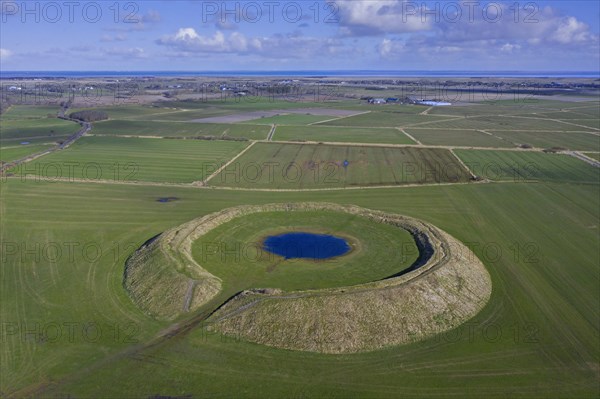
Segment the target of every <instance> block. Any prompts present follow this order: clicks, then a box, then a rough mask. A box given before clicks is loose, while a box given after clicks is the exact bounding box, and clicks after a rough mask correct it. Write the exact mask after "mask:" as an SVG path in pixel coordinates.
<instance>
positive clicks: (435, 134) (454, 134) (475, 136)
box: [404, 128, 515, 148]
mask: <svg viewBox="0 0 600 399" xmlns="http://www.w3.org/2000/svg"><path fill="white" fill-rule="evenodd" d="M404 130H405V131H406V132H407V133H408V134H410V135H411V136H413V137H414V138H415V139H417V140H419V141H420V142H421V143H423V144H428V145H448V146H459V147H462V146H465V147H468V146H472V147H499V148H510V147H515V145H514V144H513V143H511V142H510V141H506V140H502V139H500V138H498V137H494V136H492V135H489V134H485V133H483V132H479V131H476V130H446V129H411V128H406V129H404Z"/></svg>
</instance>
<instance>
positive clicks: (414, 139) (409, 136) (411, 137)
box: [396, 127, 423, 145]
mask: <svg viewBox="0 0 600 399" xmlns="http://www.w3.org/2000/svg"><path fill="white" fill-rule="evenodd" d="M396 130H399V131H400V132H402V133H404V135H405V136H406V137H408V138H409V139H411V140H412V141H414V142H415V143H417V144H419V145H423V143H421V141H420V140H417V139H416V138H415V137H414V136H413V135H412V134H409V133H407V132H406V130H404V129H403V128H401V127H397V128H396Z"/></svg>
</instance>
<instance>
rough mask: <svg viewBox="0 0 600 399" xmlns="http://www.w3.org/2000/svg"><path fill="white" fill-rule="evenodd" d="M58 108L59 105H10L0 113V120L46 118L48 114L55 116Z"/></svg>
mask: <svg viewBox="0 0 600 399" xmlns="http://www.w3.org/2000/svg"><path fill="white" fill-rule="evenodd" d="M59 110H60V106H59V105H56V106H52V105H51V106H42V105H11V106H10V109H8V111H6V112H4V113H3V114H2V115H0V121H8V120H20V119H45V118H48V116H51V117H52V118H55V117H56V115H57V113H58V111H59Z"/></svg>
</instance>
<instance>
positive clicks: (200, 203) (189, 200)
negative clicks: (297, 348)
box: [0, 179, 600, 398]
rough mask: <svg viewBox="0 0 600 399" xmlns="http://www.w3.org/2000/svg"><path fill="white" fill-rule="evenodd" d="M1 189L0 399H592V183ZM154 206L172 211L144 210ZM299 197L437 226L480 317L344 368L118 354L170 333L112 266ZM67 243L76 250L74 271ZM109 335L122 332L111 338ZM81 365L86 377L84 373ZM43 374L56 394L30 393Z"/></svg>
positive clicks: (119, 267)
mask: <svg viewBox="0 0 600 399" xmlns="http://www.w3.org/2000/svg"><path fill="white" fill-rule="evenodd" d="M0 184H2V185H3V187H2V190H1V191H0V195H1V198H0V200H1V201H2V204H3V207H4V208H3V209H5V210H6V212H4V214H3V217H2V218H1V219H0V223H1V227H2V231H3V232H4V234H5V237H10V240H9V241H10V243H11V244H14V245H16V247H10V248H8V247H7V248H5V249H7V250H5V251H4V253H3V256H5V261H3V267H2V279H0V284H1V287H0V288H1V289H0V301H1V303H2V317H3V322H4V323H14V324H11V326H13V325H17V326H18V325H20V323H22V324H23V325H24V326H26V327H28V328H30V330H32V331H34V333H30V334H29V335H26V334H25V333H23V332H22V331H17V332H15V333H14V334H11V335H9V336H6V337H5V338H6V339H4V341H3V345H2V346H1V349H0V350H1V351H2V359H3V361H2V362H1V363H0V383H1V385H2V390H3V393H6V394H8V395H9V396H10V395H11V394H12V393H13V392H15V391H20V390H22V389H25V388H27V387H33V388H35V387H39V388H41V390H40V391H29V392H36V393H35V394H30V395H29V396H36V397H67V396H68V395H71V396H75V397H98V396H102V397H149V396H152V395H154V396H156V395H163V396H165V395H170V396H177V395H179V396H181V395H195V394H196V393H197V392H201V393H202V394H203V395H208V396H236V397H253V396H255V394H256V392H260V395H261V396H262V397H265V398H268V397H282V396H290V393H292V394H297V395H298V396H300V395H303V396H310V397H323V396H333V395H343V396H344V397H382V396H386V397H395V396H399V395H404V396H407V397H440V396H444V397H446V396H449V395H452V396H457V397H468V398H481V397H482V396H485V397H492V398H505V397H507V396H510V397H514V396H519V395H520V396H523V397H525V396H529V397H549V398H551V397H596V396H598V387H597V378H598V376H597V364H598V361H599V357H600V356H599V354H600V343H599V342H598V339H597V337H598V331H599V330H600V326H599V325H598V319H599V318H600V310H599V309H598V307H597V306H596V304H597V303H598V301H599V300H600V295H599V293H598V289H597V281H598V279H599V278H600V274H599V273H600V271H599V269H598V268H597V265H598V263H599V262H600V258H599V254H600V247H599V245H600V243H599V242H598V226H597V224H598V223H597V222H595V221H596V220H597V219H598V217H599V215H598V209H599V207H598V198H600V191H599V189H600V188H599V187H598V186H595V185H594V186H592V185H563V184H496V185H494V184H484V185H462V186H438V187H416V188H411V189H403V188H398V189H391V190H390V189H385V190H358V191H352V192H349V191H337V192H311V193H302V192H294V193H258V192H244V193H240V194H239V195H231V192H229V191H226V190H197V189H192V188H173V187H142V186H125V185H101V184H74V183H51V182H43V181H42V182H36V181H31V182H25V183H23V182H21V181H19V180H11V179H9V180H8V181H7V182H1V183H0ZM166 196H173V197H178V198H179V201H176V202H172V203H167V204H161V203H158V202H156V199H157V198H160V197H166ZM297 201H331V202H336V203H340V204H356V205H359V206H364V207H368V208H373V209H381V210H385V211H390V212H396V213H401V214H406V215H410V216H414V217H418V218H422V219H424V220H427V221H428V222H430V223H433V224H435V225H436V226H438V227H440V228H441V229H443V230H445V231H447V232H449V233H450V234H452V235H453V236H455V237H457V238H458V239H459V240H461V241H462V242H464V243H468V246H469V247H471V248H473V250H474V252H475V254H476V255H477V256H478V257H479V258H480V259H481V260H482V261H483V262H484V264H485V265H486V266H487V268H488V270H489V272H490V273H491V276H492V280H493V293H492V298H491V301H490V303H489V305H488V306H487V307H486V308H485V309H484V310H483V311H482V312H481V313H480V314H479V315H477V316H476V317H475V318H473V319H472V320H470V321H469V322H467V323H466V324H465V325H464V326H463V327H461V328H458V329H456V330H455V331H452V332H451V333H449V334H447V335H441V336H437V337H433V338H431V339H429V340H427V341H423V342H420V343H417V344H413V345H406V346H400V347H393V348H389V349H386V350H381V351H377V352H372V353H364V354H355V355H350V356H331V355H323V354H312V353H302V352H294V351H286V350H277V349H271V348H268V347H265V346H261V345H255V344H249V343H245V342H244V341H240V340H235V339H226V338H222V337H220V336H219V335H216V334H215V333H214V332H211V331H209V330H207V329H205V328H201V327H202V326H198V327H197V328H196V329H195V330H194V331H192V332H191V333H190V334H189V335H188V336H186V337H182V338H179V339H178V338H174V339H165V340H164V342H163V343H162V344H161V345H157V346H154V347H152V348H151V349H148V350H143V351H141V352H139V353H133V354H132V353H131V352H130V353H127V354H125V355H122V356H117V355H116V354H117V353H119V352H120V351H123V350H126V349H127V348H130V347H134V346H139V345H140V344H143V343H144V342H146V341H147V340H149V339H151V338H152V337H153V336H155V335H158V334H159V332H160V331H165V329H166V328H167V327H168V325H166V324H164V323H158V322H155V321H153V320H152V319H150V318H148V317H147V316H146V315H144V314H142V313H141V312H140V311H139V309H137V308H136V307H135V306H134V305H133V303H132V302H131V300H130V299H129V298H128V297H127V294H126V293H125V292H124V290H123V288H122V281H123V264H124V262H125V260H126V259H127V257H128V256H129V255H130V254H131V252H132V251H133V249H134V248H137V247H138V246H139V245H141V244H142V243H143V242H144V241H145V240H147V239H148V238H150V237H153V236H154V235H156V234H157V233H159V232H161V231H164V230H166V229H168V228H171V227H174V226H176V225H179V224H181V223H184V222H186V221H188V220H191V219H193V218H195V217H198V216H201V215H205V214H208V213H211V212H215V211H218V210H220V209H223V208H227V207H230V206H234V205H239V204H263V203H272V202H279V203H286V202H297ZM557 226H559V227H557ZM551 227H552V228H559V229H560V234H557V233H556V232H555V231H554V230H551V229H550V228H551ZM4 243H5V244H8V243H7V241H6V238H5V240H4ZM23 243H27V245H29V246H28V247H27V248H26V249H31V248H35V246H36V244H39V246H42V245H43V244H49V243H57V244H59V245H63V248H64V252H63V253H64V255H63V256H62V257H61V258H58V259H57V260H54V261H53V260H51V259H54V258H50V257H48V256H41V255H40V259H39V260H36V259H35V257H36V253H39V251H38V252H32V251H31V250H30V252H27V251H25V250H24V249H23V248H24V246H23ZM65 243H78V244H80V245H79V246H75V247H74V248H75V249H76V250H75V252H74V253H75V255H74V260H73V261H71V260H70V259H69V256H68V255H67V250H66V248H68V247H66V246H64V245H65ZM86 244H88V248H92V246H91V245H98V247H99V248H100V249H101V252H102V256H100V257H96V255H95V254H94V252H92V250H90V252H89V254H86V255H85V256H83V251H82V250H79V249H81V248H83V246H84V245H86ZM115 254H116V255H115ZM36 322H37V323H38V326H39V327H36V325H35V323H36ZM90 322H95V323H97V325H98V326H100V327H101V328H102V332H103V333H102V335H101V336H100V337H99V338H95V339H93V340H92V339H86V336H85V335H84V332H83V326H87V324H88V323H90ZM52 323H58V324H59V325H62V323H75V324H70V325H71V326H75V330H74V331H75V334H74V335H73V338H72V339H70V338H69V334H68V333H67V332H68V330H64V329H63V330H62V333H63V334H62V335H61V337H60V338H59V339H56V340H53V341H48V339H46V340H44V339H43V338H44V337H43V336H42V333H41V331H42V327H46V326H50V327H49V328H51V327H52V326H55V325H56V324H52ZM111 326H112V327H113V328H114V327H115V326H116V327H119V330H118V331H119V333H118V334H117V335H116V336H115V335H114V330H111V329H110V328H111ZM374 327H375V328H376V326H374ZM36 328H38V329H37V330H36ZM274 328H277V326H274ZM35 331H37V332H35ZM48 332H50V330H49V329H48ZM90 333H91V330H90ZM46 338H49V337H46ZM90 338H94V337H93V336H91V335H90ZM91 365H96V366H95V367H93V368H89V369H88V367H89V366H91ZM274 370H275V373H276V378H274ZM69 375H71V377H69V378H67V379H66V380H64V382H63V378H65V377H66V376H69ZM149 375H152V376H153V377H152V378H148V376H149ZM42 378H44V381H48V380H52V381H53V383H52V384H47V383H45V382H42V383H41V384H40V382H41V381H42ZM466 388H467V389H466ZM18 396H25V395H18Z"/></svg>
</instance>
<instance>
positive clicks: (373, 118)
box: [319, 106, 453, 127]
mask: <svg viewBox="0 0 600 399" xmlns="http://www.w3.org/2000/svg"><path fill="white" fill-rule="evenodd" d="M399 107H403V106H399ZM406 107H408V106H406ZM409 108H410V109H411V110H413V109H415V108H416V107H409ZM417 110H419V109H418V108H417ZM421 110H422V111H424V110H425V109H421ZM446 119H453V118H448V117H444V116H434V115H418V114H414V113H403V112H378V111H372V112H369V113H365V114H361V115H356V116H350V117H347V118H343V119H336V120H333V121H329V122H323V123H321V124H319V125H323V126H350V127H405V126H411V125H416V124H422V123H424V122H439V121H440V120H446Z"/></svg>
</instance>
